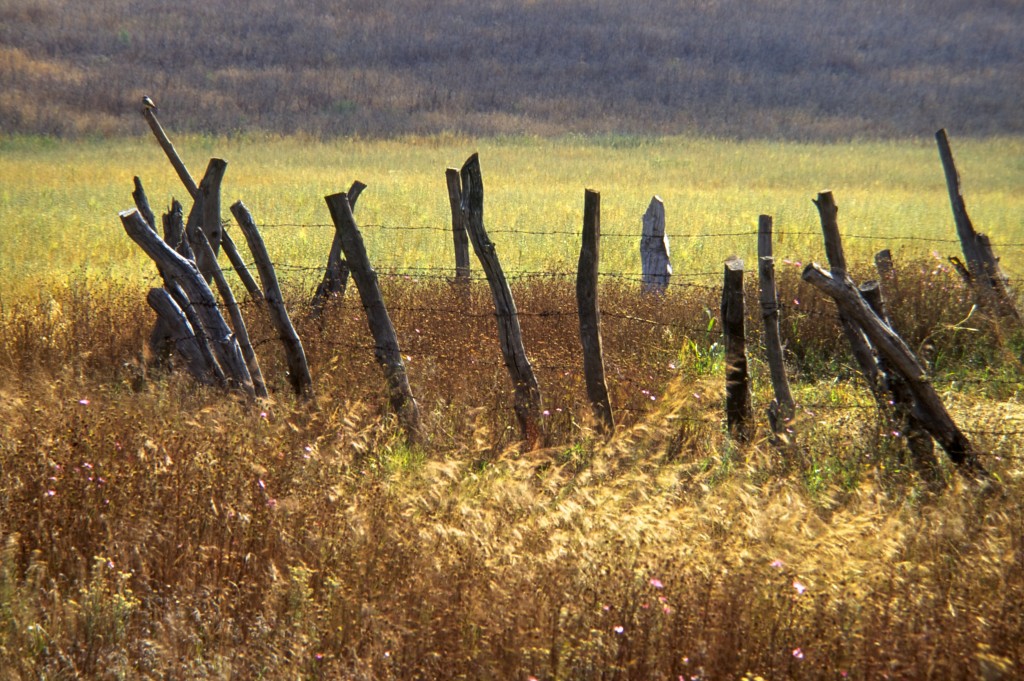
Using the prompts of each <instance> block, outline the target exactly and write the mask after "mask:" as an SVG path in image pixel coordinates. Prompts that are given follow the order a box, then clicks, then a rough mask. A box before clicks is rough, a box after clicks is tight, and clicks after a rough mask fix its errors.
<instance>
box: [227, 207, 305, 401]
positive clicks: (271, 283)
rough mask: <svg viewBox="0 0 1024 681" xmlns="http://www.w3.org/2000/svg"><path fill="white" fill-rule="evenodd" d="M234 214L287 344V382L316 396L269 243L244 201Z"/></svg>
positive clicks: (298, 392)
mask: <svg viewBox="0 0 1024 681" xmlns="http://www.w3.org/2000/svg"><path fill="white" fill-rule="evenodd" d="M231 214H232V215H234V216H235V220H236V221H237V222H238V226H239V228H240V229H241V230H242V234H244V235H245V240H246V242H247V243H248V244H249V251H250V252H251V253H252V257H253V259H254V260H255V261H256V270H257V271H258V272H259V275H260V282H261V283H262V284H263V294H264V297H265V300H266V303H267V309H268V310H269V312H270V321H271V322H272V323H273V325H274V328H275V329H276V330H277V333H278V334H279V337H280V339H281V343H282V344H283V345H284V353H285V361H286V362H287V364H288V382H289V383H291V385H292V389H293V390H294V391H295V394H296V395H300V396H301V397H304V398H305V399H307V400H313V399H315V395H314V394H313V377H312V376H310V374H309V364H307V363H306V352H305V350H303V348H302V341H301V340H299V334H298V333H296V331H295V327H294V326H293V325H292V320H291V318H290V317H289V316H288V310H287V309H286V308H285V305H284V297H283V296H282V295H281V286H280V284H278V281H277V273H276V272H275V271H274V265H273V263H272V262H271V260H270V255H269V254H268V253H267V247H266V245H264V243H263V237H262V236H260V231H259V229H257V228H256V222H255V221H254V220H253V219H252V215H251V214H250V213H249V209H248V208H246V207H245V204H244V203H242V202H241V201H236V202H235V203H234V204H233V205H232V206H231Z"/></svg>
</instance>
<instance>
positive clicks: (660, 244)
mask: <svg viewBox="0 0 1024 681" xmlns="http://www.w3.org/2000/svg"><path fill="white" fill-rule="evenodd" d="M640 267H641V270H642V273H643V274H642V276H641V288H642V289H643V290H644V291H645V292H647V293H664V292H665V289H666V288H668V283H669V280H670V279H671V278H672V263H671V261H670V259H669V246H668V235H666V234H665V204H664V203H663V202H662V200H661V197H660V196H655V197H654V198H652V199H651V203H650V205H648V206H647V212H646V213H644V217H643V233H642V235H641V237H640Z"/></svg>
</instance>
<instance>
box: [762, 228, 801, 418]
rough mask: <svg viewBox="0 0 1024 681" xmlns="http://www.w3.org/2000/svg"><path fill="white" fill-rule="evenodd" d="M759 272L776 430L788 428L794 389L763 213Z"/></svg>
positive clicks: (771, 409) (769, 234)
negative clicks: (780, 321) (785, 354)
mask: <svg viewBox="0 0 1024 681" xmlns="http://www.w3.org/2000/svg"><path fill="white" fill-rule="evenodd" d="M757 273H758V283H759V288H760V302H761V320H762V322H763V323H764V345H765V350H766V352H767V355H768V370H769V372H770V375H771V380H772V390H773V392H774V393H775V399H774V400H772V403H771V406H769V407H768V421H769V424H770V425H771V428H772V431H773V432H776V433H777V432H780V431H783V430H785V423H786V422H787V421H789V420H791V419H792V418H793V413H794V404H793V393H792V392H791V391H790V389H789V379H788V378H787V377H786V364H785V361H784V357H783V352H782V334H781V333H780V331H779V296H778V292H777V291H776V288H775V258H774V256H773V255H772V216H770V215H762V216H760V217H759V218H758V221H757Z"/></svg>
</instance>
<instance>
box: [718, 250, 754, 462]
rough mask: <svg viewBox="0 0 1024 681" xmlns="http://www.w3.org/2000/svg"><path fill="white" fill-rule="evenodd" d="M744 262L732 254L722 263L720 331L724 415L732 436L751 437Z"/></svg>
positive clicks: (740, 438)
mask: <svg viewBox="0 0 1024 681" xmlns="http://www.w3.org/2000/svg"><path fill="white" fill-rule="evenodd" d="M744 317H745V314H744V309H743V261H742V260H740V259H739V258H737V257H736V256H735V255H733V256H730V257H729V258H728V259H727V260H726V261H725V279H724V282H723V285H722V332H723V334H724V345H725V415H726V421H727V424H728V426H729V432H730V433H732V436H733V437H734V438H736V439H737V440H740V441H741V442H745V441H746V440H748V439H749V437H750V432H749V423H750V413H751V408H750V379H749V377H748V376H747V350H746V339H745V337H744Z"/></svg>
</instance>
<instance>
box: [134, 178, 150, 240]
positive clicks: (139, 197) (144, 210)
mask: <svg viewBox="0 0 1024 681" xmlns="http://www.w3.org/2000/svg"><path fill="white" fill-rule="evenodd" d="M132 182H133V183H134V184H135V190H134V191H132V199H134V200H135V207H136V208H138V209H139V213H141V214H142V217H143V219H144V220H145V221H146V223H147V224H148V225H149V226H150V227H152V228H153V229H156V216H155V215H153V209H152V208H150V206H149V198H147V197H146V190H145V189H143V188H142V180H140V179H139V176H138V175H136V176H135V177H133V178H132Z"/></svg>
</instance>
